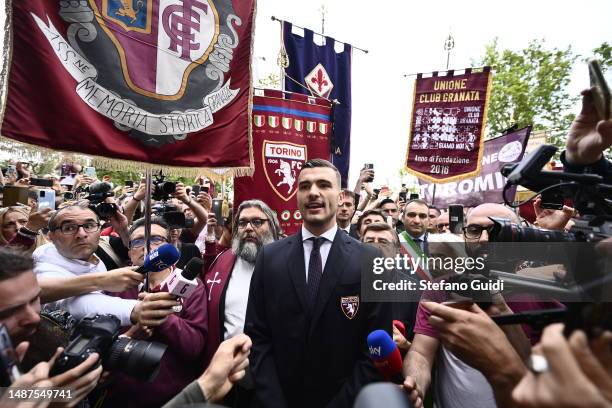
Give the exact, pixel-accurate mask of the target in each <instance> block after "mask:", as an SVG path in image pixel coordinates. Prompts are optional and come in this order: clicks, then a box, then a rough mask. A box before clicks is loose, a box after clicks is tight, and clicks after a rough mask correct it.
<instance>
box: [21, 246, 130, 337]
mask: <svg viewBox="0 0 612 408" xmlns="http://www.w3.org/2000/svg"><path fill="white" fill-rule="evenodd" d="M32 256H33V258H34V261H35V266H34V273H36V277H37V278H39V279H40V278H45V277H61V278H74V277H75V276H80V275H84V274H86V273H91V272H106V267H105V266H104V263H103V262H102V261H100V259H99V258H98V257H97V256H95V255H94V258H93V259H94V262H93V263H92V262H86V261H80V260H77V259H68V258H66V257H64V256H62V255H61V254H60V253H59V252H58V251H57V249H56V248H55V245H53V244H52V243H49V244H45V245H43V246H40V247H38V248H37V249H36V250H35V251H34V254H32ZM136 303H138V300H131V299H122V298H120V297H114V296H108V295H105V294H104V293H102V292H101V291H95V292H91V293H87V294H84V295H81V296H74V297H71V298H67V299H62V300H58V301H56V302H51V303H47V304H46V305H44V309H45V310H47V311H52V310H57V309H62V310H66V311H68V312H69V313H70V314H71V315H72V316H74V317H75V318H76V319H77V320H80V319H81V318H83V317H85V316H86V315H88V314H90V313H98V314H106V313H108V314H112V315H115V316H117V318H118V319H119V320H121V325H122V326H129V325H131V324H132V322H131V321H130V314H131V313H132V309H133V308H134V306H135V305H136Z"/></svg>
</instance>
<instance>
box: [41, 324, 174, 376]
mask: <svg viewBox="0 0 612 408" xmlns="http://www.w3.org/2000/svg"><path fill="white" fill-rule="evenodd" d="M120 331H121V322H120V321H119V319H117V318H116V317H115V316H113V315H97V314H91V315H88V316H85V317H84V318H83V319H82V320H81V321H80V322H79V323H77V325H76V326H75V327H74V329H73V332H72V334H71V336H70V343H69V344H68V346H67V347H66V348H65V350H64V351H63V352H62V354H60V356H59V357H58V358H57V360H56V362H55V364H54V365H53V369H52V370H51V374H50V376H55V375H58V374H62V373H64V372H66V371H68V370H70V369H72V368H74V367H76V366H78V365H79V364H81V363H82V362H83V361H85V360H86V359H87V358H88V357H89V356H90V355H91V354H93V353H98V354H99V355H100V360H99V361H100V362H101V363H102V365H103V366H104V368H105V369H106V370H109V371H120V372H123V373H125V374H127V375H129V376H132V377H134V378H136V379H139V380H143V381H144V380H146V381H152V380H153V379H154V378H155V377H156V376H157V373H158V372H159V366H160V362H161V358H162V356H163V355H164V352H165V351H166V348H167V346H166V345H164V344H160V343H155V342H149V341H143V340H133V339H131V338H129V337H120V336H119V334H120Z"/></svg>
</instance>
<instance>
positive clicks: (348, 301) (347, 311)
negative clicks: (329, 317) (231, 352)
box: [340, 296, 359, 319]
mask: <svg viewBox="0 0 612 408" xmlns="http://www.w3.org/2000/svg"><path fill="white" fill-rule="evenodd" d="M340 308H341V309H342V313H344V315H345V316H346V317H348V318H349V319H352V318H353V317H355V316H356V315H357V311H358V310H359V296H345V297H342V298H340Z"/></svg>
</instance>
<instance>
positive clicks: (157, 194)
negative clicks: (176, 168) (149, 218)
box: [151, 170, 176, 201]
mask: <svg viewBox="0 0 612 408" xmlns="http://www.w3.org/2000/svg"><path fill="white" fill-rule="evenodd" d="M175 191H176V183H174V182H172V181H166V176H164V174H163V173H162V171H161V170H160V171H159V174H155V175H153V194H152V195H151V196H152V197H153V199H154V200H157V201H168V200H169V199H170V194H172V193H174V192H175Z"/></svg>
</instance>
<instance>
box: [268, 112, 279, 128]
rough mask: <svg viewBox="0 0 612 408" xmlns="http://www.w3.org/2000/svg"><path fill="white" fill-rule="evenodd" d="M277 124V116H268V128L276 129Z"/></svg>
mask: <svg viewBox="0 0 612 408" xmlns="http://www.w3.org/2000/svg"><path fill="white" fill-rule="evenodd" d="M279 124H280V121H279V120H278V116H272V115H270V116H268V126H270V127H271V128H277V127H278V125H279Z"/></svg>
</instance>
